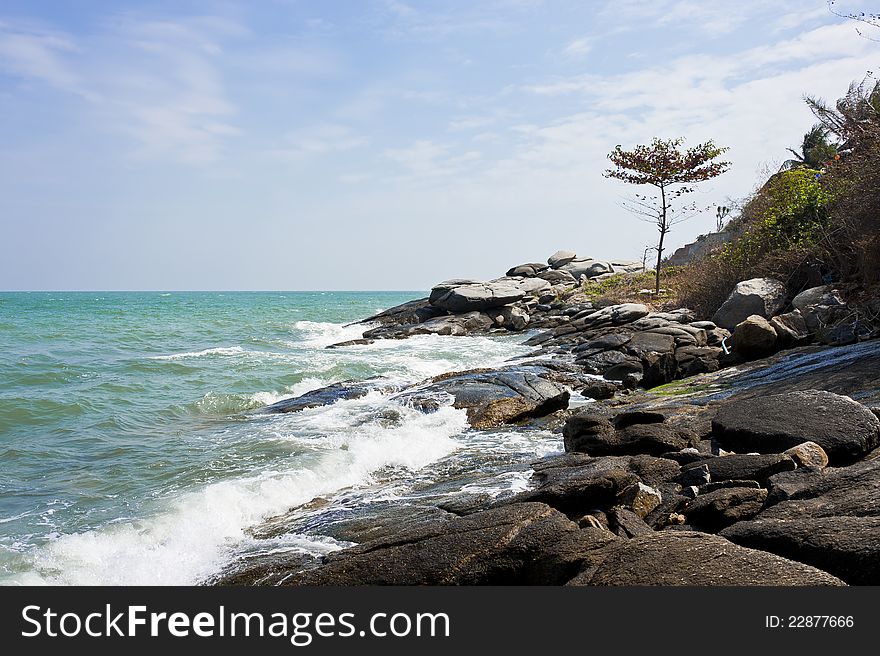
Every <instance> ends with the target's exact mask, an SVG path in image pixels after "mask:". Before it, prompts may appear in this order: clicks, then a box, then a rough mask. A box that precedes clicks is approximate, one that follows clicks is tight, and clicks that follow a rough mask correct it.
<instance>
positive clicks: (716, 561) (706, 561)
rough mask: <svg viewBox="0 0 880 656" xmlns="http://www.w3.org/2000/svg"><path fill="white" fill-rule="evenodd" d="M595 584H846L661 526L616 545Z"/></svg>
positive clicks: (777, 558)
mask: <svg viewBox="0 0 880 656" xmlns="http://www.w3.org/2000/svg"><path fill="white" fill-rule="evenodd" d="M579 582H580V583H581V584H584V585H586V584H589V585H628V586H633V585H703V586H719V585H785V586H793V585H810V586H812V585H843V582H842V581H840V580H839V579H837V578H836V577H834V576H832V575H830V574H828V573H826V572H823V571H821V570H819V569H816V568H814V567H810V566H809V565H804V564H802V563H798V562H795V561H792V560H787V559H785V558H782V557H780V556H776V555H774V554H769V553H767V552H764V551H757V550H755V549H748V548H746V547H741V546H738V545H736V544H734V543H732V542H730V541H728V540H726V539H724V538H722V537H719V536H717V535H709V534H706V533H698V532H682V531H660V532H655V533H651V534H646V535H638V536H636V537H634V538H632V539H631V540H627V541H624V542H621V543H619V545H616V548H614V549H613V550H611V552H610V553H609V554H608V555H607V556H606V557H605V558H604V560H603V561H602V562H601V563H600V564H599V565H598V566H597V567H596V570H595V572H594V573H593V574H592V576H590V577H589V579H588V580H584V579H581V580H580V581H579Z"/></svg>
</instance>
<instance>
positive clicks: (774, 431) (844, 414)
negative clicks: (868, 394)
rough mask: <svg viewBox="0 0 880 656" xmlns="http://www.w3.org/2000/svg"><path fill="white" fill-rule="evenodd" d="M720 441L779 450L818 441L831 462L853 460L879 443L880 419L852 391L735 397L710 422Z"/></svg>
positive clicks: (731, 447) (746, 448)
mask: <svg viewBox="0 0 880 656" xmlns="http://www.w3.org/2000/svg"><path fill="white" fill-rule="evenodd" d="M712 432H713V434H714V436H715V438H716V439H717V440H718V441H719V443H720V444H721V445H722V446H723V447H724V448H726V449H729V450H733V451H740V452H742V451H757V452H758V453H779V452H782V451H784V450H785V449H790V448H791V447H794V446H797V445H798V444H801V443H803V442H815V443H816V444H818V445H819V446H821V447H822V448H823V449H824V450H825V452H826V453H827V454H828V458H829V461H830V462H831V464H841V463H848V462H852V461H854V460H856V459H858V458H860V457H862V456H864V455H865V454H867V453H868V452H869V451H871V450H872V449H874V448H876V447H877V446H878V444H880V420H878V419H877V417H875V416H874V415H873V413H871V411H870V410H868V409H867V408H866V407H865V406H863V405H862V404H861V403H858V402H857V401H853V400H852V399H851V398H849V397H848V396H841V395H839V394H833V393H831V392H825V391H822V390H806V391H796V392H786V393H784V394H776V395H768V396H757V397H753V398H748V399H741V400H739V399H734V400H733V401H729V402H728V403H727V404H725V405H724V406H722V407H721V409H720V410H719V411H718V413H717V414H716V416H715V419H713V421H712Z"/></svg>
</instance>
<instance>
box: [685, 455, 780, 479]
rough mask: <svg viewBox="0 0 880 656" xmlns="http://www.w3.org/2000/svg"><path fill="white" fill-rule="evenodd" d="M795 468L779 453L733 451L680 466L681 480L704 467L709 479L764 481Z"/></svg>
mask: <svg viewBox="0 0 880 656" xmlns="http://www.w3.org/2000/svg"><path fill="white" fill-rule="evenodd" d="M794 468H795V464H794V460H792V459H791V458H790V457H789V456H787V455H783V454H779V453H768V454H764V455H757V454H751V453H735V454H731V455H727V456H720V457H717V458H706V459H705V460H700V461H698V462H693V463H691V464H688V465H685V466H684V467H682V468H681V475H682V480H684V479H685V478H686V477H688V476H689V475H690V474H691V473H692V472H696V471H698V470H703V469H705V470H706V472H707V473H708V474H709V479H710V480H711V481H716V482H717V481H761V482H763V481H766V480H767V479H768V478H769V477H771V476H773V475H774V474H778V473H779V472H784V471H791V470H792V469H794Z"/></svg>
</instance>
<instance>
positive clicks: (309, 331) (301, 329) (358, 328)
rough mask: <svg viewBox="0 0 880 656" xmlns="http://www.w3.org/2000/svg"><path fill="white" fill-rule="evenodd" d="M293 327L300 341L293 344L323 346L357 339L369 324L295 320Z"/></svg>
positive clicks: (313, 346)
mask: <svg viewBox="0 0 880 656" xmlns="http://www.w3.org/2000/svg"><path fill="white" fill-rule="evenodd" d="M293 328H294V329H295V330H296V331H297V333H298V337H299V338H300V342H299V343H295V345H297V346H308V347H312V348H324V347H327V346H330V345H331V344H338V343H339V342H347V341H349V340H352V339H359V338H361V337H362V336H363V334H364V331H365V330H367V329H369V328H370V326H367V325H353V326H352V325H343V324H341V323H329V322H323V321H297V322H296V323H295V324H293Z"/></svg>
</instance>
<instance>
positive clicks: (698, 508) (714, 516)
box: [681, 487, 767, 532]
mask: <svg viewBox="0 0 880 656" xmlns="http://www.w3.org/2000/svg"><path fill="white" fill-rule="evenodd" d="M766 500H767V490H763V489H760V488H759V489H755V488H751V487H731V488H721V489H719V490H715V491H713V492H709V493H707V494H700V495H699V496H698V497H697V498H696V499H694V500H693V501H690V502H688V504H687V505H686V506H685V507H684V510H682V511H681V513H682V514H683V515H684V516H685V517H686V518H687V520H688V523H689V524H692V525H694V526H699V527H700V528H704V529H707V530H709V531H713V532H714V531H717V530H719V529H721V528H724V527H725V526H730V525H731V524H733V523H734V522H738V521H741V520H743V519H751V518H752V517H754V516H755V515H757V514H758V513H759V512H760V511H761V508H763V507H764V501H766Z"/></svg>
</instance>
